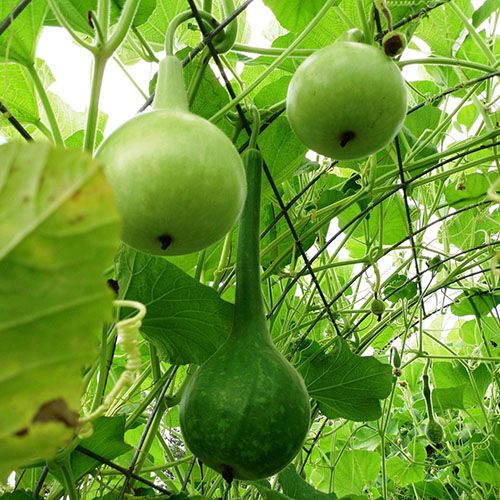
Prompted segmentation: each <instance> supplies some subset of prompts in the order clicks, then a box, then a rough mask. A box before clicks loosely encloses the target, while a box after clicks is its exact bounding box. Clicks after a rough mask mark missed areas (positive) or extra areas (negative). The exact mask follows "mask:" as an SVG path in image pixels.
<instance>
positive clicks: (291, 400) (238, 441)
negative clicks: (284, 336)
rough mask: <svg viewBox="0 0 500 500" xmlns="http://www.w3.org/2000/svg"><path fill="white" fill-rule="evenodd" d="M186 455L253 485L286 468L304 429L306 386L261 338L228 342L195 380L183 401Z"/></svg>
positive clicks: (307, 412)
mask: <svg viewBox="0 0 500 500" xmlns="http://www.w3.org/2000/svg"><path fill="white" fill-rule="evenodd" d="M179 416H180V423H181V428H182V432H183V436H184V438H185V441H186V444H187V445H188V447H189V449H190V450H191V451H192V452H193V453H194V454H195V455H196V456H197V457H198V458H199V459H200V460H201V461H202V462H203V463H204V464H206V465H208V466H209V467H211V468H213V469H215V470H216V471H218V472H220V473H222V474H224V475H225V477H226V479H227V475H229V477H230V478H232V477H235V478H238V479H246V480H255V479H261V478H264V477H268V476H271V475H272V474H275V473H276V472H278V471H280V470H281V469H283V468H284V467H285V466H286V465H288V463H290V462H291V460H293V458H294V457H295V456H296V455H297V453H298V452H299V451H300V449H301V447H302V444H303V442H304V438H305V436H306V434H307V430H308V428H309V418H310V406H309V398H308V395H307V391H306V388H305V386H304V382H303V380H302V378H301V377H300V375H299V374H298V373H297V371H296V370H295V369H294V368H293V367H292V365H290V363H289V362H288V361H287V360H286V359H285V358H284V357H283V356H282V355H281V353H280V352H279V351H278V350H277V349H276V348H275V347H274V345H273V344H272V342H266V343H263V342H262V340H261V339H260V338H258V339H257V340H252V339H251V338H247V339H245V340H244V341H239V340H237V341H235V339H234V337H230V338H229V339H228V341H227V342H226V343H225V344H224V345H223V346H222V347H221V348H220V349H219V350H218V351H217V352H216V353H215V354H214V355H213V356H212V357H211V358H210V359H209V360H207V361H206V362H205V364H203V365H202V366H201V367H200V369H199V370H198V371H197V373H196V374H195V375H194V377H193V379H192V380H191V382H190V384H189V385H188V387H187V388H186V392H185V394H184V396H183V399H182V401H181V406H180V410H179Z"/></svg>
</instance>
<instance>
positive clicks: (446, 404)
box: [432, 384, 467, 415]
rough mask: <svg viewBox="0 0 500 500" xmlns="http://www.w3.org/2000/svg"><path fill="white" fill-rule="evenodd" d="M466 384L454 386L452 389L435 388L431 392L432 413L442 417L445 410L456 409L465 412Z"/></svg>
mask: <svg viewBox="0 0 500 500" xmlns="http://www.w3.org/2000/svg"><path fill="white" fill-rule="evenodd" d="M466 388H467V384H461V385H455V386H454V387H446V388H444V387H436V388H435V389H434V390H433V391H432V405H433V407H434V411H435V412H436V413H439V414H440V415H442V414H443V413H444V412H445V410H449V409H452V408H458V409H460V410H465V406H464V392H465V389H466Z"/></svg>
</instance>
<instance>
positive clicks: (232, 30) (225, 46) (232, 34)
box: [216, 0, 238, 53]
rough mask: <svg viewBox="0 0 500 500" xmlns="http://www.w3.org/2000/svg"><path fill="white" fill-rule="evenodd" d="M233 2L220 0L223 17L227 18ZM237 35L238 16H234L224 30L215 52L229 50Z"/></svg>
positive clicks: (233, 8)
mask: <svg viewBox="0 0 500 500" xmlns="http://www.w3.org/2000/svg"><path fill="white" fill-rule="evenodd" d="M235 10H236V9H235V7H234V2H233V0H222V13H223V14H224V17H225V18H228V17H229V16H230V15H231V14H232V13H233V12H234V11H235ZM237 35H238V18H236V17H235V18H234V19H233V20H232V21H231V22H230V23H229V24H228V26H227V28H226V29H225V30H224V38H223V39H222V41H221V42H220V43H219V44H218V45H217V46H216V49H217V52H221V53H222V52H227V51H228V50H230V49H231V48H232V47H233V45H234V42H235V41H236V37H237Z"/></svg>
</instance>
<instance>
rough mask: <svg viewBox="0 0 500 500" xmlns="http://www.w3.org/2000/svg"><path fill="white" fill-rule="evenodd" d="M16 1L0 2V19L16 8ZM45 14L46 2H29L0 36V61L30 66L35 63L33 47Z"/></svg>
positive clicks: (38, 0) (42, 0)
mask: <svg viewBox="0 0 500 500" xmlns="http://www.w3.org/2000/svg"><path fill="white" fill-rule="evenodd" d="M18 3H19V1H18V0H2V1H1V2H0V19H1V20H3V19H5V18H6V17H7V16H8V15H9V14H10V13H11V12H12V10H13V9H14V7H16V6H17V4H18ZM46 12H47V0H36V1H35V2H31V3H30V4H29V5H28V6H27V7H26V8H25V9H24V10H23V11H22V12H21V14H20V15H19V16H18V17H17V18H16V19H15V20H14V21H13V22H12V24H11V25H10V26H9V27H8V28H7V29H6V30H5V31H4V32H3V33H2V34H1V35H0V60H1V61H2V62H8V61H12V62H18V63H21V64H24V65H31V64H33V63H34V62H35V47H36V42H37V40H38V36H39V35H40V33H41V29H42V23H43V19H44V18H45V14H46Z"/></svg>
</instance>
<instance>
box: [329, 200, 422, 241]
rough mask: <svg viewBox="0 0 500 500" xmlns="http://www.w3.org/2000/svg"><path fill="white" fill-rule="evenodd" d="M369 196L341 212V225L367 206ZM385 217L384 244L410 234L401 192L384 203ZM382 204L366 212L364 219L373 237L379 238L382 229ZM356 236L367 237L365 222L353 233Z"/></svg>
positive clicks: (414, 215)
mask: <svg viewBox="0 0 500 500" xmlns="http://www.w3.org/2000/svg"><path fill="white" fill-rule="evenodd" d="M367 201H368V198H364V199H363V200H361V201H359V202H358V203H352V204H351V205H349V206H348V207H347V208H346V209H345V210H343V211H342V213H340V214H339V216H338V220H339V226H340V227H344V226H345V225H346V224H348V223H349V222H350V221H351V220H352V219H354V218H355V217H356V216H358V215H359V213H360V212H361V211H362V210H363V209H365V208H366V206H367ZM382 207H383V217H384V245H393V244H394V243H397V242H398V241H400V240H402V239H403V238H404V237H405V236H406V235H407V234H408V222H407V219H406V210H405V205H404V201H403V197H402V195H401V194H399V193H397V194H395V195H394V196H391V197H390V198H389V199H388V200H386V201H384V202H383V203H382ZM417 214H419V212H418V211H415V212H414V213H412V219H415V218H417ZM379 218H380V206H379V207H377V208H375V209H374V210H371V211H370V212H368V213H367V214H365V215H364V216H363V218H362V220H363V219H364V220H366V222H367V224H366V226H368V234H369V236H370V237H371V238H373V239H377V240H378V238H379V237H378V234H379V229H380V224H379ZM353 236H354V237H355V238H363V239H364V237H365V224H363V223H361V224H360V225H359V226H358V227H357V228H356V229H355V230H354V233H353Z"/></svg>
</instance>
